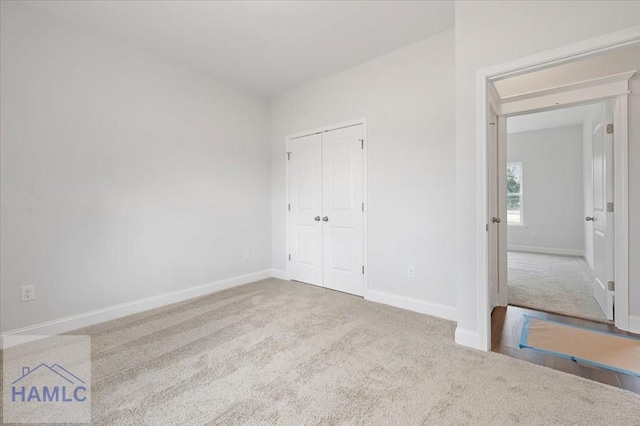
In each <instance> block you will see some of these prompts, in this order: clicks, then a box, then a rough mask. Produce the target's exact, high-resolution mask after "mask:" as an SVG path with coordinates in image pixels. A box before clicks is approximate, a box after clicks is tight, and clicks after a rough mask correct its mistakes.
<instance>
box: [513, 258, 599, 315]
mask: <svg viewBox="0 0 640 426" xmlns="http://www.w3.org/2000/svg"><path fill="white" fill-rule="evenodd" d="M508 259H509V261H508V262H509V278H508V282H509V304H510V305H514V306H521V307H524V308H531V309H537V310H540V311H546V312H553V313H557V314H562V315H569V316H574V317H578V318H585V319H590V320H593V321H599V322H607V318H606V317H605V316H604V313H603V312H602V310H601V309H600V306H598V302H596V299H595V298H594V297H593V272H592V271H591V268H589V266H588V265H587V263H586V262H585V261H584V259H583V258H581V257H577V256H558V255H552V254H538V253H524V252H517V251H510V252H509V254H508Z"/></svg>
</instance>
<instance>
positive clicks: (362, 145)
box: [360, 139, 364, 149]
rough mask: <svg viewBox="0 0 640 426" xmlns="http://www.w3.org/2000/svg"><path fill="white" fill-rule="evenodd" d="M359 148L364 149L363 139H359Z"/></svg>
mask: <svg viewBox="0 0 640 426" xmlns="http://www.w3.org/2000/svg"><path fill="white" fill-rule="evenodd" d="M360 148H361V149H364V139H360Z"/></svg>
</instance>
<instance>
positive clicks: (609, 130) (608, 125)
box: [607, 123, 613, 134]
mask: <svg viewBox="0 0 640 426" xmlns="http://www.w3.org/2000/svg"><path fill="white" fill-rule="evenodd" d="M607 133H608V134H611V133H613V123H609V124H607Z"/></svg>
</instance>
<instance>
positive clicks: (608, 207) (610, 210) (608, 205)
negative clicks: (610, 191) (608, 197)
mask: <svg viewBox="0 0 640 426" xmlns="http://www.w3.org/2000/svg"><path fill="white" fill-rule="evenodd" d="M614 207H615V206H614V205H613V203H607V212H608V213H613V210H614Z"/></svg>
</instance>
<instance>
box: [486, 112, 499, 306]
mask: <svg viewBox="0 0 640 426" xmlns="http://www.w3.org/2000/svg"><path fill="white" fill-rule="evenodd" d="M488 126H489V127H488V133H489V134H488V136H487V156H488V158H487V170H488V176H487V179H488V182H487V184H488V185H487V187H488V188H489V205H488V206H487V215H488V218H489V224H488V225H489V226H488V227H487V232H488V233H489V235H488V240H489V289H490V291H489V295H490V296H489V297H490V298H491V300H490V301H489V303H490V308H493V307H495V306H497V305H498V291H499V289H498V272H499V270H498V260H499V255H500V253H499V230H500V229H499V224H500V221H501V219H500V208H499V207H500V205H499V202H498V192H499V190H500V187H501V186H500V184H499V180H498V177H499V176H500V174H499V172H498V169H499V166H498V115H497V114H496V112H495V110H494V109H493V108H492V107H490V108H489V123H488Z"/></svg>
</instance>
